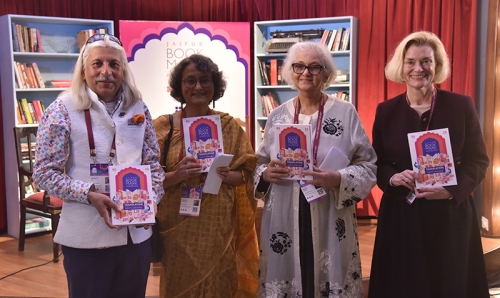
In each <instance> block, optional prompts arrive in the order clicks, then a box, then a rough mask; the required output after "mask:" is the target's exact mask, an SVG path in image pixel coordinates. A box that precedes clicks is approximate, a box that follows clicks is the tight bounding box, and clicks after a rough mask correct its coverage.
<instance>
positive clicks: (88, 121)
mask: <svg viewBox="0 0 500 298" xmlns="http://www.w3.org/2000/svg"><path fill="white" fill-rule="evenodd" d="M84 113H85V124H86V125H87V135H88V138H89V148H90V158H92V160H93V161H94V164H96V163H97V153H96V150H95V142H94V132H93V131H92V121H91V119H90V111H89V109H86V110H85V111H84ZM115 137H116V134H115V135H113V142H112V143H111V150H110V151H109V161H108V163H109V164H112V162H113V158H114V157H115V154H116V145H115Z"/></svg>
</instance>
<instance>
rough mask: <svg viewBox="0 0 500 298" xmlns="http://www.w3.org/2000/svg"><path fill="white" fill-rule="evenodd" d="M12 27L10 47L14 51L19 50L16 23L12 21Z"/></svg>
mask: <svg viewBox="0 0 500 298" xmlns="http://www.w3.org/2000/svg"><path fill="white" fill-rule="evenodd" d="M10 27H11V29H12V48H13V50H14V52H19V37H18V36H17V28H16V23H14V22H13V23H12V25H11V26H10Z"/></svg>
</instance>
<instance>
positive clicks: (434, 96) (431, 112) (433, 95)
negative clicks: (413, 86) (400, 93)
mask: <svg viewBox="0 0 500 298" xmlns="http://www.w3.org/2000/svg"><path fill="white" fill-rule="evenodd" d="M436 94H437V91H436V89H434V91H433V92H432V99H431V111H430V113H429V121H427V126H426V127H425V130H429V125H430V124H431V119H432V115H433V114H434V106H435V105H436ZM406 102H407V103H408V105H409V106H411V103H410V99H409V98H408V92H406Z"/></svg>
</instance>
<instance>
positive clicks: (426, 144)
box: [408, 128, 457, 188]
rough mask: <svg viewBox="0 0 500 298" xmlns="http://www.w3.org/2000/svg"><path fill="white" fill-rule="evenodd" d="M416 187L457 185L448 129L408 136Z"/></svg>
mask: <svg viewBox="0 0 500 298" xmlns="http://www.w3.org/2000/svg"><path fill="white" fill-rule="evenodd" d="M408 142H409V145H410V154H411V161H412V164H413V170H414V171H415V172H416V173H417V174H418V178H417V181H416V187H417V188H418V187H421V186H426V185H439V186H448V185H456V184H457V176H456V174H455V165H454V164H453V152H452V150H451V142H450V134H449V131H448V128H442V129H436V130H428V131H421V132H415V133H409V134H408Z"/></svg>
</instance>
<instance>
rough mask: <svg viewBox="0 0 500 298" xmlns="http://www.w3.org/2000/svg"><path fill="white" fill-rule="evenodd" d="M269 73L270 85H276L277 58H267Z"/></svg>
mask: <svg viewBox="0 0 500 298" xmlns="http://www.w3.org/2000/svg"><path fill="white" fill-rule="evenodd" d="M269 68H270V71H269V75H270V79H271V81H270V83H271V86H277V85H278V60H277V59H271V60H269Z"/></svg>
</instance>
